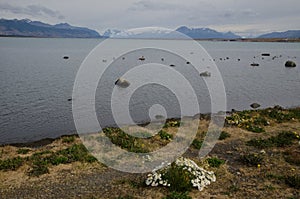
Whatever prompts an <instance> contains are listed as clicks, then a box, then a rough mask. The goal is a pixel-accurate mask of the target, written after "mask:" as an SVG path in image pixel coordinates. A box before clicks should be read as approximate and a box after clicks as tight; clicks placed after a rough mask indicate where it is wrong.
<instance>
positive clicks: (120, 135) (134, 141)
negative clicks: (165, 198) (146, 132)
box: [103, 128, 149, 153]
mask: <svg viewBox="0 0 300 199" xmlns="http://www.w3.org/2000/svg"><path fill="white" fill-rule="evenodd" d="M103 132H104V133H105V135H106V136H107V137H108V138H110V141H111V142H112V143H113V144H115V145H117V146H119V147H121V148H122V149H126V150H127V151H129V152H134V153H148V152H149V150H148V149H146V148H144V147H143V144H142V142H141V139H145V138H136V137H134V136H131V135H128V134H127V133H125V132H123V131H122V130H121V129H119V128H105V129H103Z"/></svg>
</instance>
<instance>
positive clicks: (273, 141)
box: [246, 131, 297, 148]
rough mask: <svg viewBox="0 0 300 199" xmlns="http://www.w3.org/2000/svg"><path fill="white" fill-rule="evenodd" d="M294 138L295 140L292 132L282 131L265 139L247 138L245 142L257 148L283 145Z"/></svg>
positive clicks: (291, 141)
mask: <svg viewBox="0 0 300 199" xmlns="http://www.w3.org/2000/svg"><path fill="white" fill-rule="evenodd" d="M294 140H297V137H296V135H295V134H294V133H293V132H290V131H282V132H280V133H279V134H278V135H277V136H272V137H270V138H267V139H261V138H258V139H256V138H254V139H251V140H249V141H248V142H247V143H246V144H247V145H248V146H254V147H257V148H267V147H285V146H290V145H292V144H293V142H294Z"/></svg>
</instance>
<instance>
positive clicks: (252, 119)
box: [225, 106, 300, 133]
mask: <svg viewBox="0 0 300 199" xmlns="http://www.w3.org/2000/svg"><path fill="white" fill-rule="evenodd" d="M295 119H297V120H299V119H300V108H295V109H283V108H281V107H278V106H276V107H274V108H268V109H262V110H245V111H241V112H235V113H232V115H230V116H228V117H226V120H225V122H226V124H227V125H233V126H237V127H240V128H243V129H245V130H248V131H251V132H255V133H261V132H265V129H264V126H268V125H269V124H270V121H274V122H276V123H282V122H288V121H291V120H295Z"/></svg>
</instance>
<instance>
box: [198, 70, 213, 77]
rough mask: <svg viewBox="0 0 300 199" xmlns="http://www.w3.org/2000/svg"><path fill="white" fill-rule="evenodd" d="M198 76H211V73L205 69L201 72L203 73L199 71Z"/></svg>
mask: <svg viewBox="0 0 300 199" xmlns="http://www.w3.org/2000/svg"><path fill="white" fill-rule="evenodd" d="M200 76H201V77H210V76H211V73H210V72H208V71H205V72H203V73H200Z"/></svg>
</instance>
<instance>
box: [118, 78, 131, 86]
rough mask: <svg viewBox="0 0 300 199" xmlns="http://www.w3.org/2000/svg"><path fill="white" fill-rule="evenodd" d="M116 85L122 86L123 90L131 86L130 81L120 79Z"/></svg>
mask: <svg viewBox="0 0 300 199" xmlns="http://www.w3.org/2000/svg"><path fill="white" fill-rule="evenodd" d="M115 85H117V86H120V87H122V88H127V87H128V86H129V85H130V83H129V81H127V80H125V79H123V78H119V79H117V81H116V82H115Z"/></svg>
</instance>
